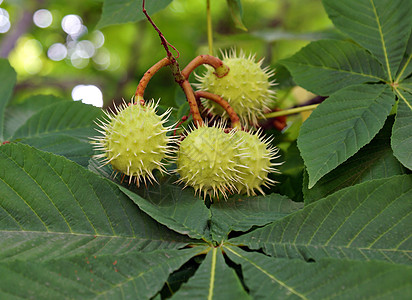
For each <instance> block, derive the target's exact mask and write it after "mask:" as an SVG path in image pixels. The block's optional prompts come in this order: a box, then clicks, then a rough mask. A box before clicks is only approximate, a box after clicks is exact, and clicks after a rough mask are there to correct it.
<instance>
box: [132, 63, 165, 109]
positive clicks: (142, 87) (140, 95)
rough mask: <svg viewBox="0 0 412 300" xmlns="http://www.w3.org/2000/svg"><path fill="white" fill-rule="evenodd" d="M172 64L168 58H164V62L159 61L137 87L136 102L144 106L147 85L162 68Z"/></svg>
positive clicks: (145, 74)
mask: <svg viewBox="0 0 412 300" xmlns="http://www.w3.org/2000/svg"><path fill="white" fill-rule="evenodd" d="M171 63H172V62H171V61H170V60H169V59H168V58H167V57H165V58H163V59H162V60H160V61H158V62H157V63H156V64H154V65H153V66H152V67H151V68H150V69H149V70H147V71H146V73H144V75H143V77H142V79H140V82H139V84H138V85H137V88H136V92H135V94H134V95H135V102H136V103H137V102H138V101H140V102H143V103H142V104H144V97H143V95H144V91H145V89H146V86H147V84H148V83H149V81H150V79H152V77H153V75H154V74H156V73H157V71H159V70H160V69H161V68H163V67H164V66H168V65H170V64H171Z"/></svg>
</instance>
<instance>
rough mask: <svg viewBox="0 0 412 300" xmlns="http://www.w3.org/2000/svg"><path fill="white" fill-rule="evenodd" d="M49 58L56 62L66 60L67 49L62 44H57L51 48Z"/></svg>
mask: <svg viewBox="0 0 412 300" xmlns="http://www.w3.org/2000/svg"><path fill="white" fill-rule="evenodd" d="M47 56H48V57H49V58H50V59H51V60H54V61H60V60H63V59H65V58H66V56H67V48H66V46H65V45H63V44H62V43H56V44H53V45H51V46H50V48H49V50H48V51H47Z"/></svg>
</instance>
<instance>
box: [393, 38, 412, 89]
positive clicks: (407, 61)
mask: <svg viewBox="0 0 412 300" xmlns="http://www.w3.org/2000/svg"><path fill="white" fill-rule="evenodd" d="M411 73H412V33H411V35H410V37H409V41H408V46H407V47H406V51H405V54H404V56H403V59H402V62H401V66H400V68H399V72H398V75H397V77H396V81H397V82H399V81H402V80H403V79H404V78H406V77H408V76H409V75H411Z"/></svg>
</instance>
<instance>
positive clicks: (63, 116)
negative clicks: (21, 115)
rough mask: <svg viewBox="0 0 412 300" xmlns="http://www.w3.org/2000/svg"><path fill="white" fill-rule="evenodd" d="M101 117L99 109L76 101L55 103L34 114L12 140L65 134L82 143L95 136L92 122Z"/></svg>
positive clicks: (101, 113)
mask: <svg viewBox="0 0 412 300" xmlns="http://www.w3.org/2000/svg"><path fill="white" fill-rule="evenodd" d="M101 116H103V112H102V110H101V109H100V108H97V107H94V106H92V105H86V104H83V103H81V102H78V101H71V102H64V103H56V104H54V105H50V106H47V107H45V108H44V109H42V110H41V111H39V112H37V113H36V114H34V115H33V116H32V117H31V118H29V119H28V120H27V122H26V123H24V125H23V126H21V127H20V128H19V129H18V130H17V131H16V132H15V134H14V135H13V137H12V139H22V138H42V137H44V136H47V135H57V134H66V135H70V136H73V137H76V138H79V139H81V140H84V141H88V140H89V137H91V136H94V135H96V134H97V133H96V131H95V128H96V126H95V125H94V121H96V119H97V118H99V117H101Z"/></svg>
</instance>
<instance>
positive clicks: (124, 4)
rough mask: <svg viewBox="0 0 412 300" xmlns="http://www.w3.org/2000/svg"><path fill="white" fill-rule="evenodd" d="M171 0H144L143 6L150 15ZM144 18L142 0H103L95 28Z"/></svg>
mask: <svg viewBox="0 0 412 300" xmlns="http://www.w3.org/2000/svg"><path fill="white" fill-rule="evenodd" d="M172 1H173V0H156V1H146V3H145V6H146V7H145V8H146V10H147V12H148V14H149V15H150V16H152V15H153V14H154V13H156V12H158V11H159V10H162V9H164V8H165V7H166V6H168V5H169V4H170V3H171V2H172ZM144 19H146V17H145V15H144V14H143V10H142V0H104V2H103V11H102V16H101V18H100V20H99V23H98V24H97V28H99V29H100V28H103V27H106V26H109V25H115V24H123V23H128V22H137V21H141V20H144Z"/></svg>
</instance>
